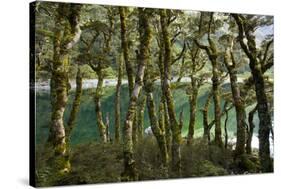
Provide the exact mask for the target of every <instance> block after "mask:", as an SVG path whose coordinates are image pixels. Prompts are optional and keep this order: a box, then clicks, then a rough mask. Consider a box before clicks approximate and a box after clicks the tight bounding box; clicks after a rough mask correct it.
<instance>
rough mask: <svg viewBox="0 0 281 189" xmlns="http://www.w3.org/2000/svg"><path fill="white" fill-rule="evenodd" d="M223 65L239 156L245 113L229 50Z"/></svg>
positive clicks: (241, 146)
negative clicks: (227, 77)
mask: <svg viewBox="0 0 281 189" xmlns="http://www.w3.org/2000/svg"><path fill="white" fill-rule="evenodd" d="M231 62H232V64H231ZM224 63H225V66H226V68H227V70H228V73H229V78H230V85H231V92H232V98H233V103H234V106H235V112H236V122H237V125H236V129H237V137H236V147H235V155H236V156H241V155H243V154H244V152H245V142H246V138H245V134H246V111H245V105H244V102H243V100H242V98H241V95H240V88H239V86H238V82H237V71H236V62H235V59H234V56H233V53H232V51H231V50H230V49H229V48H228V49H227V51H226V52H225V56H224Z"/></svg>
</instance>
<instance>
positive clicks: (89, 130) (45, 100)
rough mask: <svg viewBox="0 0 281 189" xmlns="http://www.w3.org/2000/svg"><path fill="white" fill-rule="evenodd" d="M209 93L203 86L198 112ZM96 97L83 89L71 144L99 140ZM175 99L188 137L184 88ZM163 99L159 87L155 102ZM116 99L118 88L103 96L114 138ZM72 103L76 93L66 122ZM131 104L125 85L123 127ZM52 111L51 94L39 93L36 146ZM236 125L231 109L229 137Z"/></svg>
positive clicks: (198, 127)
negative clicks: (95, 105) (181, 113)
mask: <svg viewBox="0 0 281 189" xmlns="http://www.w3.org/2000/svg"><path fill="white" fill-rule="evenodd" d="M209 90H210V89H209V88H207V87H204V88H202V89H201V90H200V93H199V97H198V105H197V109H198V110H199V109H200V108H202V107H203V106H204V103H205V101H206V98H207V94H208V93H207V91H209ZM93 96H94V89H85V90H83V95H82V98H81V106H80V111H79V113H78V116H77V121H76V125H75V128H74V129H73V132H72V135H71V144H72V145H76V144H81V143H86V142H91V141H97V140H99V135H98V130H97V124H96V115H95V109H94V100H93ZM173 96H174V101H175V107H176V113H177V116H179V113H180V111H181V109H183V113H184V126H183V129H182V135H183V136H185V135H186V134H187V130H188V124H189V102H188V97H187V95H186V93H185V89H177V90H174V91H173ZM160 97H161V91H160V87H159V86H156V87H155V94H154V99H155V102H156V103H157V104H159V101H160ZM114 100H115V87H104V94H103V97H102V110H103V115H104V116H105V115H106V113H107V112H108V113H109V115H110V133H111V135H112V136H113V135H114ZM72 101H73V92H72V93H71V94H70V97H69V100H68V105H67V108H66V112H65V120H67V119H68V115H69V111H70V108H71V103H72ZM128 101H129V97H128V87H127V85H122V89H121V120H122V122H121V126H122V125H123V123H124V118H125V116H126V111H127V106H128ZM222 104H223V102H222ZM212 106H213V105H211V106H210V110H209V120H212V119H213V111H212V110H213V107H212ZM50 110H51V106H50V97H49V93H48V92H46V91H45V92H43V91H41V92H37V93H36V142H37V144H42V143H44V142H45V141H46V140H47V136H48V131H49V124H50V120H51V111H50ZM157 112H158V111H157ZM223 125H224V117H223V118H222V126H223ZM144 126H145V128H146V127H149V126H150V123H149V117H148V114H147V110H145V118H144ZM235 126H236V120H235V112H234V110H232V111H230V112H229V121H228V129H229V133H230V134H233V133H235ZM195 129H196V130H195V136H202V134H203V128H202V115H201V112H200V111H197V116H196V126H195ZM121 130H122V129H121ZM222 131H223V128H222Z"/></svg>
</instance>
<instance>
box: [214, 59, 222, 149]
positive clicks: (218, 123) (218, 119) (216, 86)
mask: <svg viewBox="0 0 281 189" xmlns="http://www.w3.org/2000/svg"><path fill="white" fill-rule="evenodd" d="M212 65H213V77H212V81H213V100H214V109H215V143H216V144H217V145H218V146H219V147H222V138H221V108H220V91H219V79H218V78H219V74H218V65H217V62H216V61H213V64H212Z"/></svg>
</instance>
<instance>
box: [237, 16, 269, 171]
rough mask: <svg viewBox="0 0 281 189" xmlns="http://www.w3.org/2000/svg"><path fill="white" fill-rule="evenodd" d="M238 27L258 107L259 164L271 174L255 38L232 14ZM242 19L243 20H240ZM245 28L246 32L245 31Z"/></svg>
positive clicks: (266, 110) (265, 104)
mask: <svg viewBox="0 0 281 189" xmlns="http://www.w3.org/2000/svg"><path fill="white" fill-rule="evenodd" d="M232 16H233V18H234V19H235V21H236V24H237V26H238V31H239V36H238V40H239V42H240V45H241V47H242V49H243V50H244V52H245V53H246V55H247V56H248V58H249V61H250V63H249V64H250V69H251V73H252V76H253V80H254V83H255V91H256V98H257V106H258V116H259V121H260V123H259V158H260V162H261V167H262V172H272V171H273V162H272V160H271V158H270V142H269V134H270V129H271V127H272V125H271V116H270V111H269V108H268V101H267V96H266V92H265V84H264V78H263V72H262V70H261V64H260V62H259V60H258V58H257V49H256V42H255V36H254V35H253V34H252V33H253V32H252V31H251V30H249V28H251V25H250V22H247V20H243V19H245V18H243V16H241V15H237V14H232ZM242 18H243V19H242ZM245 27H246V28H248V30H245ZM244 35H245V36H246V38H247V44H245V42H244Z"/></svg>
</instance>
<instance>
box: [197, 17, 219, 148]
mask: <svg viewBox="0 0 281 189" xmlns="http://www.w3.org/2000/svg"><path fill="white" fill-rule="evenodd" d="M210 21H212V17H211V19H210ZM210 23H211V22H210ZM209 27H210V26H209ZM209 32H210V31H209ZM195 42H196V44H197V46H198V47H199V48H201V49H204V50H205V51H206V53H207V55H208V57H209V60H210V62H211V63H212V73H213V75H212V87H213V100H214V113H215V143H216V145H217V146H219V147H223V143H222V137H221V108H220V91H219V87H220V81H219V77H220V74H219V65H218V61H217V57H218V52H217V48H216V45H215V43H214V42H213V40H212V39H211V37H210V33H208V42H209V45H210V46H204V45H201V44H200V43H199V42H198V41H197V40H196V41H195Z"/></svg>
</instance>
